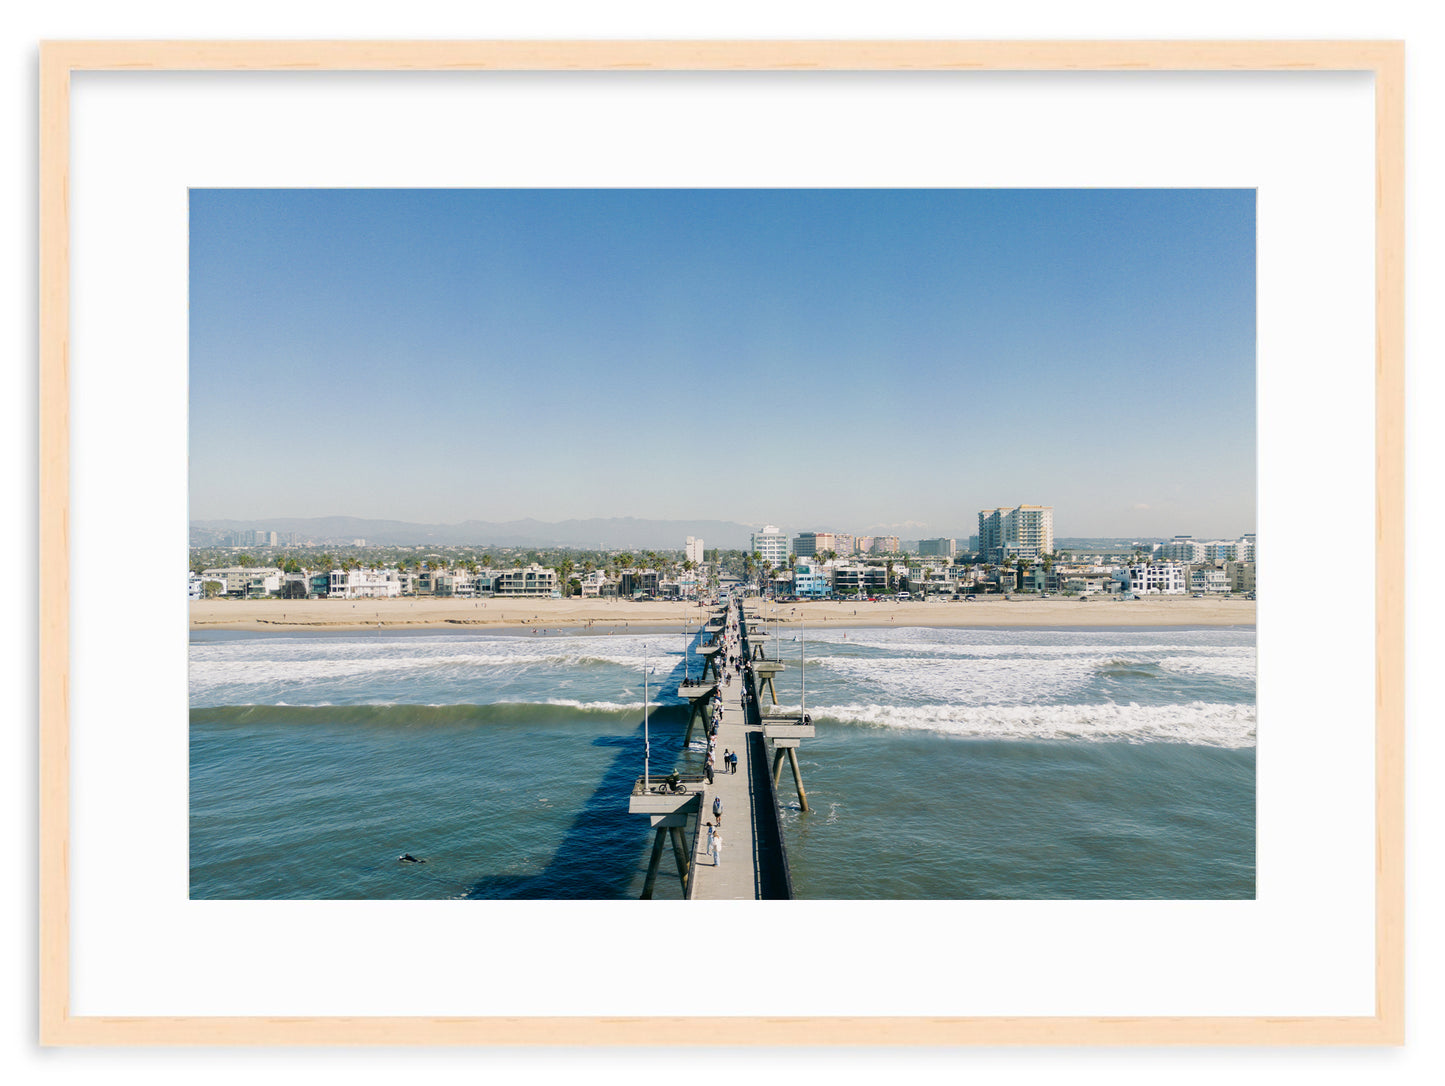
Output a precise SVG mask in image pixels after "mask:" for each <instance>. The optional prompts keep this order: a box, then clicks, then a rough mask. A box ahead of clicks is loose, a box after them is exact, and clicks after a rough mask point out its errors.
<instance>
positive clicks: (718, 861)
mask: <svg viewBox="0 0 1445 1086" xmlns="http://www.w3.org/2000/svg"><path fill="white" fill-rule="evenodd" d="M712 865H713V866H714V867H721V866H722V827H721V826H719V827H717V828H716V829H714V830H713V831H712Z"/></svg>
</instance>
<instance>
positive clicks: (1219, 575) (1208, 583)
mask: <svg viewBox="0 0 1445 1086" xmlns="http://www.w3.org/2000/svg"><path fill="white" fill-rule="evenodd" d="M1189 591H1190V592H1211V593H1214V592H1218V593H1224V592H1228V591H1229V577H1228V576H1227V575H1226V574H1225V572H1224V570H1222V569H1220V568H1219V567H1218V566H1214V565H1207V566H1194V567H1192V568H1191V569H1190V570H1189Z"/></svg>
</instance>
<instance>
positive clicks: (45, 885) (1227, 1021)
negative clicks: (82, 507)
mask: <svg viewBox="0 0 1445 1086" xmlns="http://www.w3.org/2000/svg"><path fill="white" fill-rule="evenodd" d="M408 69H410V70H446V69H459V70H465V69H476V70H487V69H493V70H536V71H554V70H628V69H632V70H639V71H666V70H675V71H676V70H796V71H820V70H839V71H846V70H855V71H856V70H879V71H887V70H909V69H913V70H1027V71H1046V70H1105V71H1147V70H1155V71H1170V70H1193V71H1203V70H1243V71H1249V70H1276V71H1279V70H1301V71H1308V70H1357V71H1358V70H1363V71H1370V72H1372V73H1373V74H1374V78H1375V121H1376V124H1375V170H1376V224H1375V225H1376V241H1375V246H1376V249H1375V251H1376V268H1375V273H1376V277H1375V283H1376V519H1375V543H1376V576H1375V590H1376V665H1375V666H1376V695H1375V700H1376V722H1375V723H1376V730H1375V778H1376V779H1375V784H1376V790H1375V802H1376V872H1375V874H1376V883H1375V950H1376V957H1375V963H1376V968H1375V992H1376V998H1375V1013H1374V1015H1373V1016H1360V1017H1345V1018H1340V1017H1240V1018H1179V1017H1159V1018H1133V1017H1130V1018H1086V1017H1079V1018H1029V1017H1022V1018H1020V1017H999V1018H989V1017H976V1018H924V1017H920V1018H868V1017H849V1018H807V1017H804V1018H773V1017H769V1018H736V1019H728V1020H726V1021H727V1023H728V1025H729V1029H728V1031H727V1035H728V1036H729V1038H730V1039H731V1040H732V1041H734V1042H736V1043H738V1044H755V1045H789V1046H797V1045H959V1044H990V1045H1018V1044H1070V1045H1076V1044H1107V1045H1122V1044H1128V1045H1140V1044H1150V1045H1177V1044H1193V1045H1206V1044H1246V1045H1257V1044H1313V1045H1323V1044H1347V1045H1380V1044H1402V1043H1403V1042H1404V1028H1405V1005H1404V993H1405V950H1404V945H1405V944H1404V919H1405V918H1404V885H1405V875H1404V841H1405V834H1404V588H1403V579H1402V578H1401V577H1400V576H1399V575H1398V571H1399V570H1401V569H1403V568H1404V494H1405V490H1404V475H1405V472H1404V245H1405V235H1404V88H1405V82H1404V80H1405V54H1404V45H1403V43H1401V42H1391V41H1317V42H1310V41H1300V42H1287V41H1209V42H1206V41H1147V42H1146V41H1123V42H1105V41H1096V42H1042V41H1040V42H1029V41H995V42H961V41H911V42H910V41H874V42H861V41H754V42H748V41H741V42H739V41H727V42H724V41H685V42H666V41H487V42H400V41H377V42H362V41H326V42H321V41H280V42H225V41H189V42H188V41H152V42H110V41H107V42H86V41H63V42H45V43H42V45H41V47H40V129H39V142H40V146H39V164H40V184H39V204H40V207H39V219H40V268H39V300H40V313H39V330H40V380H39V388H40V427H39V463H40V524H39V528H40V538H39V544H40V577H41V597H40V613H39V643H38V648H39V661H40V676H39V704H40V742H39V749H40V776H39V799H40V812H39V814H40V819H39V821H40V835H41V840H40V871H39V882H40V910H39V923H40V928H39V959H40V960H39V967H40V1003H39V1012H40V1013H39V1022H40V1040H41V1043H42V1044H46V1045H123V1044H154V1045H170V1044H189V1045H247V1044H251V1045H256V1044H259V1045H342V1044H345V1045H355V1044H394V1045H439V1044H447V1045H453V1044H455V1045H524V1046H526V1045H558V1044H578V1045H656V1044H671V1045H688V1044H703V1043H712V1042H704V1040H702V1038H703V1037H713V1038H715V1037H716V1032H715V1031H698V1030H692V1029H689V1028H688V1027H689V1026H692V1025H696V1024H697V1022H698V1020H696V1019H686V1018H631V1017H629V1018H550V1017H549V1018H502V1017H494V1018H431V1017H409V1018H344V1017H297V1018H269V1017H255V1018H204V1017H154V1018H115V1017H84V1018H81V1017H72V1016H71V1014H70V987H69V982H70V947H69V920H70V883H69V851H68V850H69V828H70V826H69V753H70V751H69V601H70V593H69V513H70V493H69V440H70V435H69V403H70V388H69V353H68V352H69V319H70V299H69V204H68V194H69V152H70V75H71V72H73V71H100V70H257V71H273V70H314V71H340V70H352V71H358V70H366V71H370V70H375V71H383V70H408ZM712 1021H716V1020H712ZM693 1038H697V1039H696V1040H693Z"/></svg>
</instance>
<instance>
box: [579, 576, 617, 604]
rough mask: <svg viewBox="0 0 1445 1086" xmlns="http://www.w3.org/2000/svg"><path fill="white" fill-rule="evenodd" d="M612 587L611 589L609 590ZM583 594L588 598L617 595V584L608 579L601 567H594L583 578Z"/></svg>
mask: <svg viewBox="0 0 1445 1086" xmlns="http://www.w3.org/2000/svg"><path fill="white" fill-rule="evenodd" d="M608 589H611V591H608ZM582 595H583V596H584V597H586V598H587V599H596V598H598V597H600V596H615V595H617V584H616V582H614V581H609V580H608V579H607V574H606V573H605V572H603V571H602V570H600V569H594V570H593V571H592V572H591V573H589V574H587V575H586V576H585V577H583V578H582Z"/></svg>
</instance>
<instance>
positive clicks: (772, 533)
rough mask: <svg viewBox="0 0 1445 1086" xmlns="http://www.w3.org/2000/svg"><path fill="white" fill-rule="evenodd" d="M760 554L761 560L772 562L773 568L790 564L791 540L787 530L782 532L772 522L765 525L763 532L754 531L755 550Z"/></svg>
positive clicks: (755, 552) (754, 551)
mask: <svg viewBox="0 0 1445 1086" xmlns="http://www.w3.org/2000/svg"><path fill="white" fill-rule="evenodd" d="M752 553H754V554H760V555H762V557H761V558H760V559H759V561H760V562H772V563H773V568H774V569H777V568H778V567H779V566H786V565H787V564H788V553H789V541H788V535H787V533H786V532H780V531H778V530H777V529H776V528H774V527H773V526H772V525H771V524H765V525H763V530H762V531H761V532H754V533H753V551H752Z"/></svg>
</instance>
